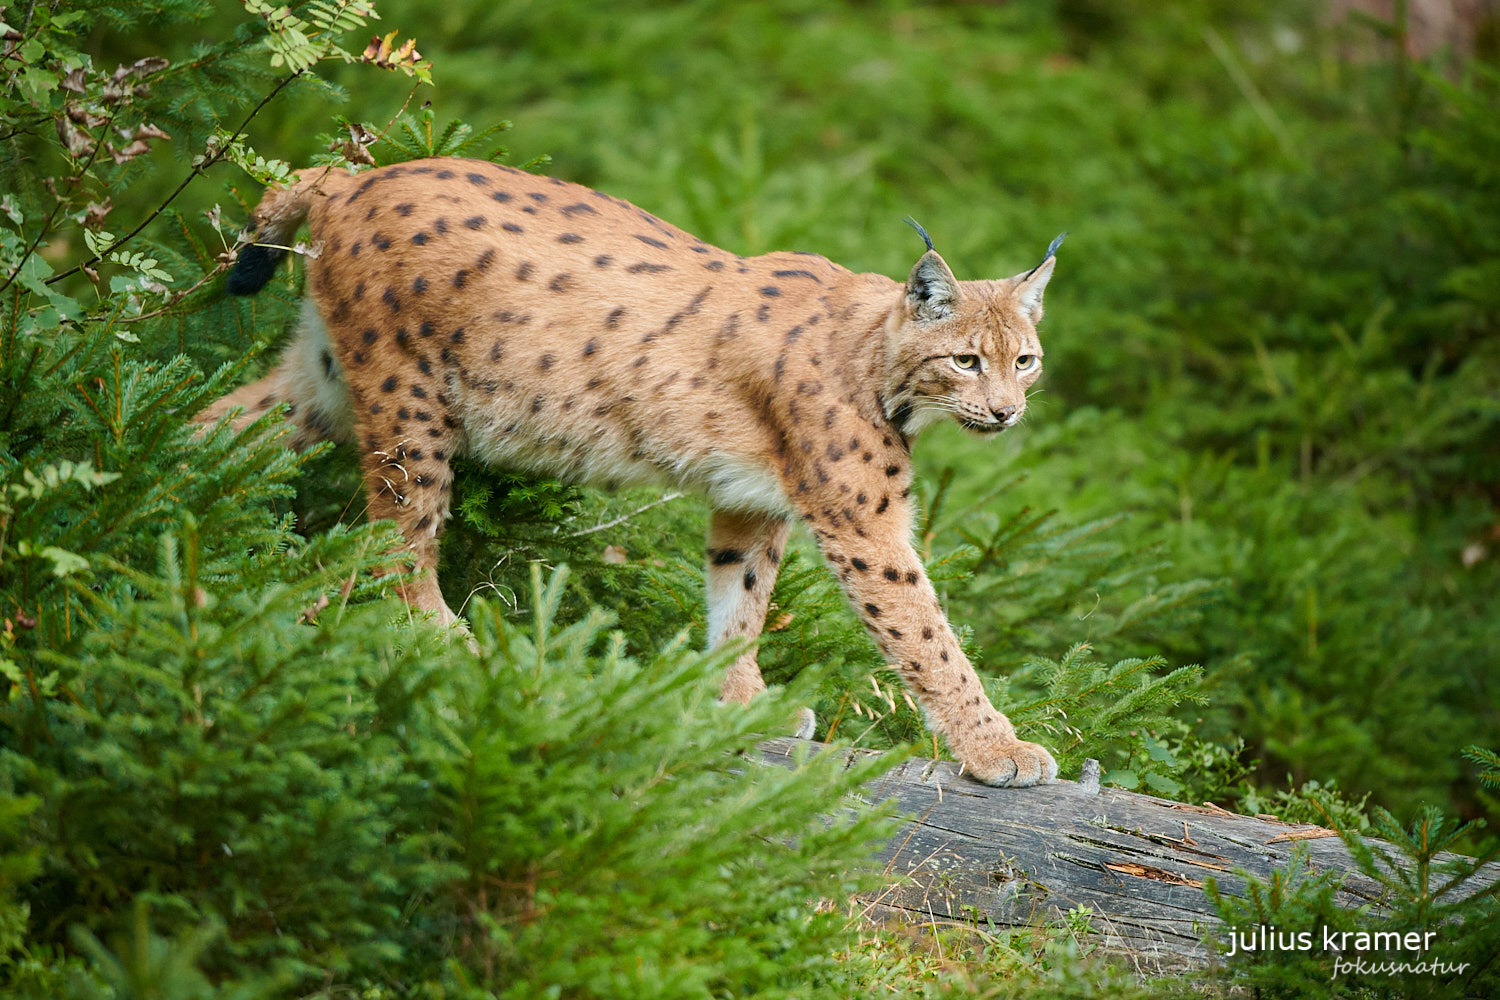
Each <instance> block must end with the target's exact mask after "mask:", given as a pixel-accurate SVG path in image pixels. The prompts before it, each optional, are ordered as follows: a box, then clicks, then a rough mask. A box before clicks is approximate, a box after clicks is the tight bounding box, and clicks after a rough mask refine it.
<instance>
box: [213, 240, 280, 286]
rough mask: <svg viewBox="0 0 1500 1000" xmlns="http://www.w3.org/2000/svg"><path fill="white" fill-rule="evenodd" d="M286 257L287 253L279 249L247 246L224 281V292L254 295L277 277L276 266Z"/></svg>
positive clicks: (241, 250)
mask: <svg viewBox="0 0 1500 1000" xmlns="http://www.w3.org/2000/svg"><path fill="white" fill-rule="evenodd" d="M285 256H286V251H285V250H282V249H280V248H278V247H268V246H262V245H261V244H259V243H249V244H246V245H245V246H244V247H242V248H241V249H240V255H239V258H238V259H237V260H236V261H235V262H234V267H233V268H232V269H231V270H230V272H229V277H228V278H226V279H225V281H224V290H225V291H226V292H228V293H229V294H230V295H254V294H255V293H256V292H258V291H260V290H261V289H262V288H264V287H266V283H267V282H269V281H270V280H271V279H272V278H273V277H275V276H276V265H277V264H279V263H281V258H283V257H285Z"/></svg>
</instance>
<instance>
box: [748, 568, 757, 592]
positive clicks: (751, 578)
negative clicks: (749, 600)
mask: <svg viewBox="0 0 1500 1000" xmlns="http://www.w3.org/2000/svg"><path fill="white" fill-rule="evenodd" d="M757 580H758V577H756V575H755V570H753V569H747V570H745V589H746V590H754V589H755V584H756V582H757Z"/></svg>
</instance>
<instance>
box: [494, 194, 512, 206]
mask: <svg viewBox="0 0 1500 1000" xmlns="http://www.w3.org/2000/svg"><path fill="white" fill-rule="evenodd" d="M490 197H491V198H493V199H495V200H496V201H498V202H500V203H501V204H502V205H503V204H504V203H505V202H507V201H510V195H509V194H507V193H506V192H504V191H493V192H491V193H490Z"/></svg>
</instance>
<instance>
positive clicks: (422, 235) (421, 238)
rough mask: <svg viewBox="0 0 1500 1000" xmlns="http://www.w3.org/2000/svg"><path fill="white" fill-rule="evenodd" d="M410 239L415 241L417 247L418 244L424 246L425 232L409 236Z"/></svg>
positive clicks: (425, 242)
mask: <svg viewBox="0 0 1500 1000" xmlns="http://www.w3.org/2000/svg"><path fill="white" fill-rule="evenodd" d="M411 241H412V242H413V243H415V244H416V245H417V246H419V247H420V246H426V245H427V234H426V233H417V234H416V235H415V236H413V237H412V238H411Z"/></svg>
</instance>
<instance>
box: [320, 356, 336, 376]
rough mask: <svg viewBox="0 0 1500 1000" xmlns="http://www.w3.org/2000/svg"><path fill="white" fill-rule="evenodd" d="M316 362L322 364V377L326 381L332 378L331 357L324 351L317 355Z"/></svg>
mask: <svg viewBox="0 0 1500 1000" xmlns="http://www.w3.org/2000/svg"><path fill="white" fill-rule="evenodd" d="M318 360H319V361H321V362H322V363H323V377H324V378H327V379H331V378H333V355H332V354H329V353H328V352H327V351H324V352H323V353H322V354H320V355H318Z"/></svg>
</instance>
